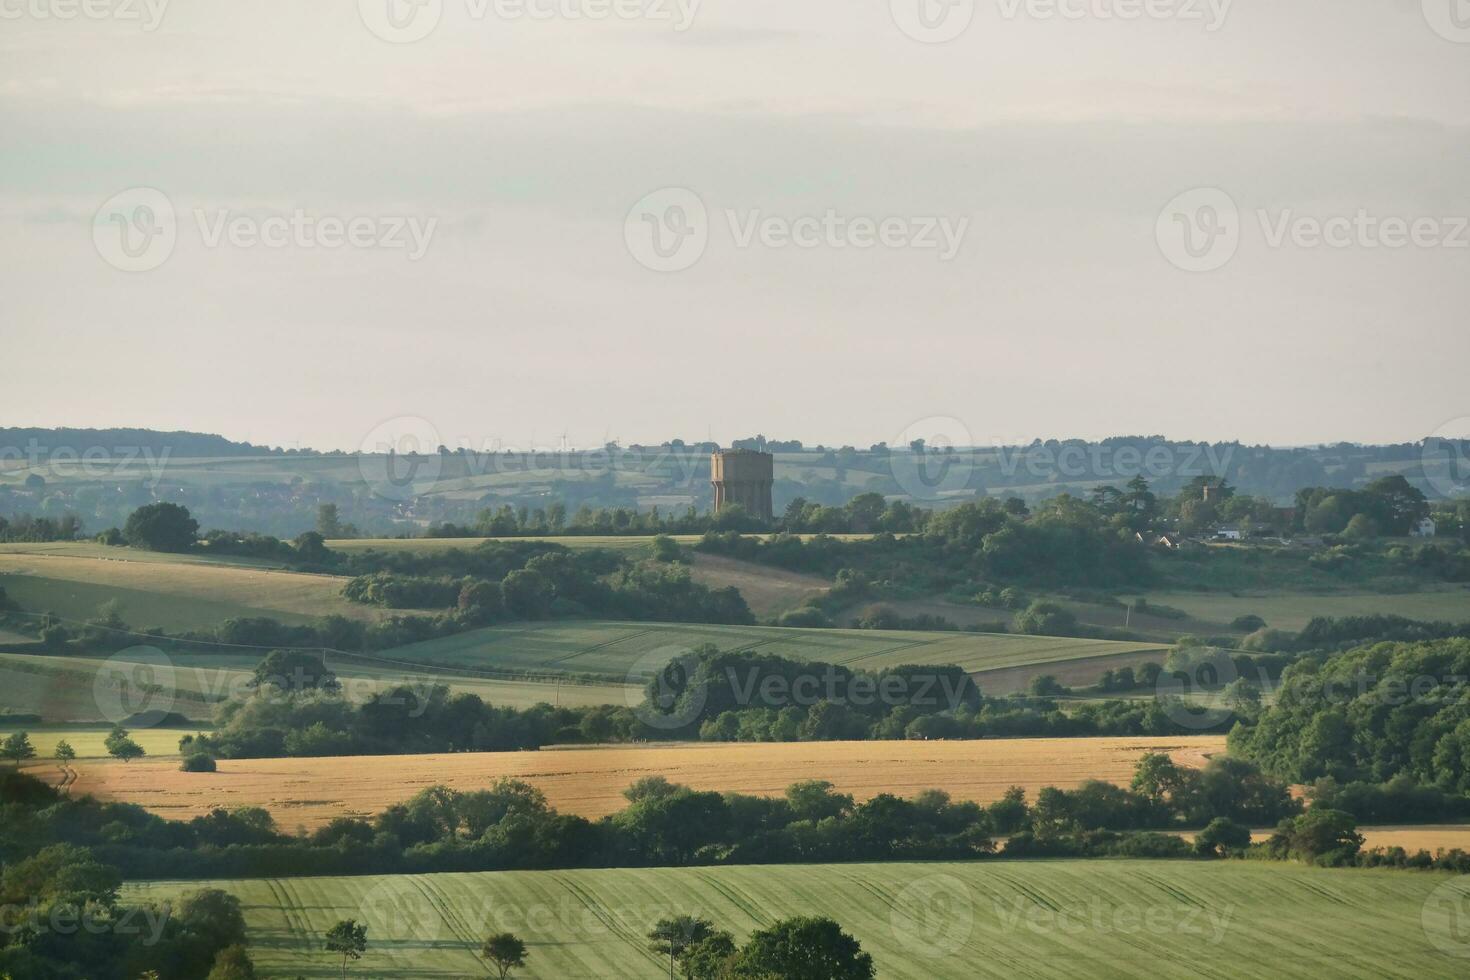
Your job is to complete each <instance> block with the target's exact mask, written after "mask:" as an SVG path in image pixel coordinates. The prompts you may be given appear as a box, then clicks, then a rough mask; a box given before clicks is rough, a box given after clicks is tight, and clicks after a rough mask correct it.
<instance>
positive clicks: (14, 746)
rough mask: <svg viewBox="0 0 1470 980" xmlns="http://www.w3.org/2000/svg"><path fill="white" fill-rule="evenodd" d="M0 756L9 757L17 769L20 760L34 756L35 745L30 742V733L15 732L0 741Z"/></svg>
mask: <svg viewBox="0 0 1470 980" xmlns="http://www.w3.org/2000/svg"><path fill="white" fill-rule="evenodd" d="M0 757H3V758H6V759H9V760H10V761H11V762H13V763H14V764H15V767H16V768H17V769H19V768H20V764H21V763H22V762H24V761H25V760H27V759H34V758H35V757H36V747H35V746H34V745H32V744H31V737H30V735H28V734H27V733H25V732H16V733H15V734H13V735H11V736H10V737H8V738H7V739H5V741H4V742H3V743H0Z"/></svg>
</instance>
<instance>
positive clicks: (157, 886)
mask: <svg viewBox="0 0 1470 980" xmlns="http://www.w3.org/2000/svg"><path fill="white" fill-rule="evenodd" d="M1453 880H1454V879H1451V878H1450V877H1449V876H1446V875H1440V874H1434V873H1424V872H1407V871H1359V870H1339V871H1329V870H1322V869H1315V868H1307V867H1302V866H1297V865H1281V864H1257V863H1246V862H1218V863H1216V862H1211V863H1205V862H1185V861H1174V862H1167V861H1122V860H1094V861H1060V860H1059V861H1024V862H1023V861H985V862H974V863H932V864H851V865H815V866H789V865H788V866H784V867H780V866H768V867H727V868H688V869H633V870H624V869H615V870H589V871H566V872H548V871H528V872H492V873H482V874H438V875H410V876H364V877H355V878H289V879H279V878H278V879H265V880H234V881H223V882H154V883H139V884H134V885H129V886H128V887H127V888H126V889H125V898H127V899H152V900H163V899H167V898H174V897H177V896H178V895H180V894H181V893H183V892H187V891H189V890H191V889H194V888H198V887H205V886H208V887H220V888H224V889H226V890H228V891H231V892H233V893H234V894H236V895H238V896H239V897H240V899H241V901H242V903H243V904H244V909H245V917H246V925H247V928H248V930H249V936H250V947H251V954H252V955H253V956H254V957H255V960H256V964H257V966H258V967H259V968H261V970H262V972H264V973H266V974H269V975H275V976H285V975H296V974H300V975H302V976H305V977H312V978H326V977H335V976H338V975H339V974H338V972H337V970H338V967H337V963H336V962H335V961H334V960H333V958H332V957H330V956H329V955H328V954H326V953H324V952H322V943H323V937H324V934H325V932H326V930H327V929H328V928H329V927H330V926H331V925H332V924H333V923H334V922H336V921H337V920H339V919H346V918H354V919H357V920H358V921H360V922H365V923H366V924H367V927H368V951H367V954H366V955H365V956H364V957H363V959H362V960H360V961H358V963H357V964H356V965H355V966H353V967H352V968H351V969H350V971H349V976H355V977H374V978H378V977H392V978H410V977H412V978H426V977H443V978H447V977H481V976H494V975H495V974H494V972H493V971H492V970H491V969H490V968H489V967H488V965H487V964H486V963H485V962H484V961H482V960H481V959H480V958H479V956H478V955H477V953H476V952H475V950H476V949H477V948H478V946H479V944H480V942H481V940H482V939H483V938H484V937H485V936H486V935H488V934H490V933H492V932H497V931H502V930H505V931H510V932H514V933H516V934H517V935H519V936H520V937H521V938H522V939H524V940H525V941H526V943H527V946H528V948H529V953H530V956H529V958H528V964H527V966H528V969H526V970H524V971H518V972H517V973H516V974H515V975H516V976H517V977H526V978H572V977H587V978H592V977H596V978H604V977H619V978H623V977H647V978H650V980H654V978H658V977H661V976H667V971H668V963H667V960H663V959H661V958H659V957H657V956H655V955H654V954H652V953H650V952H648V950H647V942H646V940H645V939H644V938H643V937H644V934H645V933H646V932H647V930H648V928H649V926H650V925H651V924H652V922H653V921H654V920H656V919H657V918H659V917H661V916H667V915H672V914H694V915H702V916H704V917H706V918H708V919H711V920H712V921H714V922H715V923H716V924H717V925H719V926H721V927H723V928H726V929H729V930H730V931H731V932H733V933H734V934H735V935H736V937H737V939H739V940H743V939H744V938H745V937H746V936H747V935H748V934H749V933H750V932H751V931H752V930H754V929H756V928H759V927H761V926H764V925H769V924H770V923H771V922H773V921H774V920H776V919H778V918H781V917H784V916H789V915H796V914H822V915H830V916H831V917H833V918H835V919H836V920H837V921H838V922H840V923H841V924H842V925H843V927H844V928H845V929H846V930H847V931H848V932H850V933H851V934H853V935H854V936H855V937H856V938H857V939H858V940H859V942H861V943H862V946H863V949H864V950H866V951H867V952H869V953H871V954H872V956H873V959H874V961H875V964H876V966H877V972H878V976H879V977H881V978H885V980H886V978H897V980H934V978H956V980H958V978H970V977H1003V978H1007V980H1012V978H1018V977H1067V978H1072V977H1142V976H1149V977H1171V978H1172V977H1260V978H1267V977H1334V978H1336V977H1363V978H1368V977H1374V978H1376V977H1384V976H1404V977H1411V976H1412V977H1434V976H1463V975H1464V968H1465V962H1466V961H1465V960H1464V959H1456V958H1454V957H1451V956H1448V955H1446V954H1444V953H1442V952H1440V951H1439V950H1438V949H1437V948H1436V947H1435V945H1434V943H1433V941H1432V940H1433V939H1438V938H1441V937H1442V938H1444V939H1446V940H1449V941H1451V942H1459V941H1460V940H1459V938H1458V936H1455V937H1453V938H1451V935H1452V934H1451V931H1450V930H1451V927H1452V926H1453V924H1454V923H1453V922H1452V921H1451V919H1450V915H1451V914H1452V910H1450V909H1448V908H1444V907H1443V905H1442V903H1440V902H1439V901H1438V896H1432V893H1434V892H1435V889H1436V888H1437V887H1440V886H1443V885H1445V883H1447V882H1450V881H1453ZM1451 887H1455V886H1451ZM1461 894H1463V893H1461ZM1462 901H1463V899H1462ZM1426 903H1427V905H1426ZM1426 907H1428V908H1429V911H1428V912H1427V913H1426V912H1425V909H1426ZM1430 934H1432V936H1431V935H1430ZM1462 948H1463V947H1462Z"/></svg>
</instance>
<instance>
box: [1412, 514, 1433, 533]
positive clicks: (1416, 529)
mask: <svg viewBox="0 0 1470 980" xmlns="http://www.w3.org/2000/svg"><path fill="white" fill-rule="evenodd" d="M1436 530H1438V525H1436V524H1435V523H1434V518H1432V517H1425V518H1421V519H1420V521H1419V523H1418V524H1415V525H1414V526H1413V527H1412V528H1410V529H1409V534H1410V535H1411V536H1413V537H1416V538H1432V537H1434V533H1435V531H1436Z"/></svg>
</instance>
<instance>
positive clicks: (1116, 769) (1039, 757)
mask: <svg viewBox="0 0 1470 980" xmlns="http://www.w3.org/2000/svg"><path fill="white" fill-rule="evenodd" d="M1224 751H1225V738H1224V736H1222V735H1195V736H1181V737H1173V738H1075V739H985V740H981V741H971V742H939V741H936V742H920V741H892V742H763V743H698V742H696V743H689V744H662V745H636V746H629V745H607V746H588V747H566V748H558V749H543V750H541V751H539V752H476V753H463V752H461V753H454V754H447V755H394V756H348V757H341V758H326V759H221V760H220V761H219V771H218V772H217V773H185V772H179V771H178V766H177V763H175V762H171V761H167V760H159V761H157V762H150V761H148V760H146V759H144V760H142V761H139V762H132V763H127V764H124V763H120V762H114V761H111V760H108V761H103V762H89V763H85V764H79V765H78V766H77V770H78V772H79V774H80V778H79V780H78V783H77V789H78V791H80V792H88V793H93V794H95V795H96V796H98V797H99V798H101V799H106V800H116V801H119V802H124V803H136V804H138V805H139V806H143V807H147V808H148V809H149V810H152V811H153V812H155V813H157V814H159V815H160V816H164V817H169V818H171V819H187V818H189V817H194V816H198V815H200V814H203V813H206V812H208V811H209V810H210V809H212V808H213V807H216V806H223V807H227V808H228V807H234V806H260V807H265V808H266V809H267V810H269V811H270V812H271V813H272V814H273V815H274V816H275V817H276V820H277V822H278V823H279V824H280V825H281V826H282V827H284V828H286V829H288V830H294V829H295V828H296V827H298V826H303V827H306V828H308V829H311V828H315V827H319V826H322V825H323V824H325V823H327V822H328V821H330V820H331V819H332V818H333V817H338V816H371V815H372V814H375V813H377V812H378V811H380V810H383V809H385V808H386V807H387V806H389V805H390V804H393V803H397V802H399V801H401V800H403V799H406V798H408V797H410V796H412V795H413V794H414V793H416V792H418V791H419V790H421V789H423V788H425V787H427V786H433V785H437V784H443V785H446V786H450V787H452V788H454V789H459V790H472V789H483V788H484V787H486V786H488V785H490V784H491V783H493V782H494V781H495V780H496V779H498V778H500V777H502V776H508V777H513V778H516V779H523V780H526V781H527V782H530V783H532V784H534V785H536V786H537V787H539V788H540V789H541V790H542V792H544V793H545V794H546V797H547V799H548V800H549V801H550V803H551V805H552V806H554V807H556V808H557V809H558V810H563V811H565V812H567V813H575V814H578V815H580V816H585V817H589V818H595V817H600V816H604V815H606V814H609V813H612V812H614V811H616V810H619V809H622V807H624V806H625V805H626V804H627V801H626V800H625V799H624V798H623V795H622V793H623V790H624V789H626V788H627V787H628V786H629V785H630V784H632V783H633V782H635V781H637V780H638V779H640V778H642V777H644V776H664V777H666V778H667V779H669V780H671V781H673V782H676V783H683V784H685V785H688V786H691V787H693V788H694V789H698V790H717V791H721V792H727V791H728V792H741V793H747V794H751V795H759V796H779V795H781V794H782V793H783V792H785V790H786V787H787V786H789V785H790V784H792V783H794V782H799V781H801V780H807V779H825V780H828V781H829V782H831V783H833V784H834V785H835V786H836V787H837V788H838V789H839V790H841V791H842V792H844V793H851V794H853V796H855V797H856V798H858V799H860V800H865V799H868V798H870V797H872V796H875V795H877V794H878V793H893V794H896V795H899V796H912V795H914V794H915V793H918V792H919V791H921V790H925V789H931V788H938V789H943V790H945V791H947V792H949V793H950V794H951V795H952V796H953V797H955V798H956V799H967V800H976V801H978V802H982V803H989V802H991V801H994V800H996V799H999V798H1000V797H1001V796H1002V795H1003V794H1004V793H1005V791H1006V790H1007V789H1008V788H1009V787H1011V786H1022V787H1024V788H1026V789H1027V790H1028V791H1029V792H1031V793H1032V794H1034V793H1035V792H1036V791H1037V790H1039V789H1041V788H1042V787H1044V786H1060V787H1068V788H1070V787H1074V786H1077V785H1078V784H1079V783H1081V782H1082V781H1084V780H1087V779H1103V780H1108V781H1111V782H1116V783H1122V784H1126V783H1127V782H1128V781H1129V780H1130V779H1131V778H1132V776H1133V768H1134V765H1135V764H1136V763H1137V762H1138V760H1139V758H1140V757H1141V756H1142V755H1143V754H1144V753H1146V752H1167V753H1169V754H1170V755H1171V756H1172V757H1173V758H1174V760H1175V761H1176V762H1178V763H1180V764H1181V765H1192V766H1201V765H1203V764H1204V763H1205V761H1206V760H1207V757H1208V756H1210V755H1212V754H1217V753H1223V752H1224Z"/></svg>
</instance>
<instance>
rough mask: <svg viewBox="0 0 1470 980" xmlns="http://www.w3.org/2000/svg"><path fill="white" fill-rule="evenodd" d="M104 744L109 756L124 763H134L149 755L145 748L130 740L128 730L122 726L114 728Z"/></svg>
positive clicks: (103, 741)
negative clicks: (135, 760)
mask: <svg viewBox="0 0 1470 980" xmlns="http://www.w3.org/2000/svg"><path fill="white" fill-rule="evenodd" d="M102 744H103V745H105V746H106V747H107V754H108V755H110V756H112V757H113V758H114V759H121V760H122V761H124V762H132V761H133V760H134V759H141V758H143V756H145V755H147V753H146V752H144V751H143V746H141V745H139V744H138V743H137V742H135V741H133V740H132V739H131V738H129V737H128V730H127V729H126V728H124V727H123V726H121V725H114V726H112V731H111V732H109V733H108V735H107V738H105V739H103V740H102Z"/></svg>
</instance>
